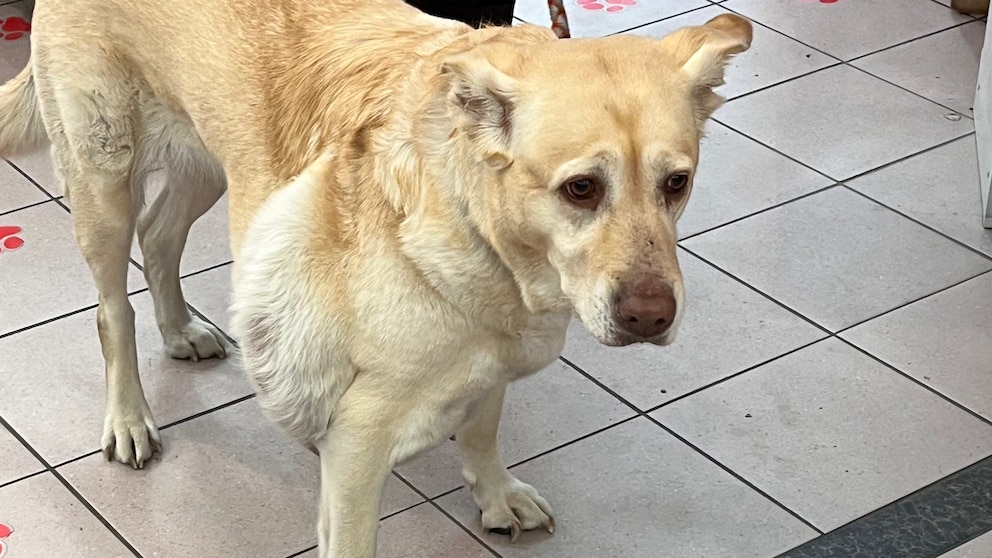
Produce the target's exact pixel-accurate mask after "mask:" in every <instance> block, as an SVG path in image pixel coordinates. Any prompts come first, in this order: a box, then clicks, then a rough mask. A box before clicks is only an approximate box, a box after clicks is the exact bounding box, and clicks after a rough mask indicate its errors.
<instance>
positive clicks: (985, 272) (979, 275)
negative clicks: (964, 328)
mask: <svg viewBox="0 0 992 558" xmlns="http://www.w3.org/2000/svg"><path fill="white" fill-rule="evenodd" d="M989 273H992V269H988V270H985V271H983V272H981V273H979V274H977V275H973V276H971V277H968V278H967V279H962V280H960V281H958V282H957V283H954V284H953V285H948V286H946V287H943V288H942V289H939V290H936V291H934V292H932V293H930V294H927V295H923V296H921V297H919V298H916V299H913V300H911V301H909V302H904V303H902V304H900V305H899V306H896V307H895V308H890V309H888V310H886V311H884V312H882V313H880V314H877V315H875V316H872V317H870V318H867V319H864V320H861V321H860V322H857V323H854V324H851V325H849V326H847V327H845V328H843V329H838V330H837V332H836V333H835V335H837V336H840V335H841V334H842V333H846V332H848V331H850V330H852V329H854V328H856V327H858V326H861V325H864V324H866V323H868V322H870V321H872V320H877V319H878V318H881V317H882V316H887V315H889V314H892V313H893V312H895V311H897V310H902V309H903V308H905V307H907V306H912V305H913V304H916V303H917V302H922V301H924V300H926V299H928V298H930V297H933V296H937V295H939V294H941V293H943V292H945V291H949V290H951V289H953V288H955V287H960V286H961V285H963V284H965V283H967V282H969V281H974V280H975V279H978V278H979V277H981V276H983V275H988V274H989Z"/></svg>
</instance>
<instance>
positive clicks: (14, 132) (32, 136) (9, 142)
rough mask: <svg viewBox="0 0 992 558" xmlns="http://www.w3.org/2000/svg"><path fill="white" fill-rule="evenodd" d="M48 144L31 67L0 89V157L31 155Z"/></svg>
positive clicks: (29, 64) (27, 67)
mask: <svg viewBox="0 0 992 558" xmlns="http://www.w3.org/2000/svg"><path fill="white" fill-rule="evenodd" d="M46 143H48V134H47V133H46V132H45V124H44V122H42V120H41V107H39V106H38V94H37V92H36V91H35V86H34V73H33V72H32V71H31V63H30V62H29V63H28V65H27V66H26V67H25V68H24V69H23V70H21V73H19V74H17V77H15V78H14V79H12V80H10V81H8V82H7V83H5V84H3V85H0V157H10V156H12V155H16V154H18V153H25V152H28V151H34V150H35V149H38V148H39V147H41V146H43V145H45V144H46Z"/></svg>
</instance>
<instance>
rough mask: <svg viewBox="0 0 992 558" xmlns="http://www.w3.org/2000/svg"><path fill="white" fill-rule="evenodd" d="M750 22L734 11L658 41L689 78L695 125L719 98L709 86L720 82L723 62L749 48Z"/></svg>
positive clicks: (713, 107) (721, 80)
mask: <svg viewBox="0 0 992 558" xmlns="http://www.w3.org/2000/svg"><path fill="white" fill-rule="evenodd" d="M751 34H752V29H751V22H750V21H748V20H746V19H744V18H742V17H740V16H736V15H734V14H723V15H719V16H717V17H715V18H713V19H711V20H709V21H707V22H706V23H705V24H703V25H700V26H697V27H686V28H684V29H681V30H679V31H676V32H675V33H672V34H671V35H668V36H667V37H665V38H664V39H662V40H661V46H662V48H664V49H665V50H666V51H668V52H669V53H670V54H671V55H672V56H674V58H675V61H676V63H677V64H678V66H679V67H680V68H681V70H682V72H683V73H684V74H685V75H686V76H687V77H688V78H689V83H690V84H691V87H692V95H693V102H694V104H695V107H696V119H697V120H698V121H699V125H700V126H702V125H703V123H705V122H706V120H707V119H708V118H709V117H710V115H711V114H713V111H714V110H716V109H717V108H718V107H719V106H720V105H721V104H723V100H724V99H723V97H721V96H720V95H717V94H716V93H714V92H713V89H714V88H716V87H719V86H720V85H723V73H724V69H725V68H726V65H727V62H728V61H729V60H730V59H731V58H732V57H733V56H734V55H735V54H740V53H742V52H744V51H746V50H747V49H748V48H750V47H751V36H752V35H751Z"/></svg>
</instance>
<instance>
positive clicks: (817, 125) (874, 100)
mask: <svg viewBox="0 0 992 558" xmlns="http://www.w3.org/2000/svg"><path fill="white" fill-rule="evenodd" d="M801 3H802V2H790V5H792V4H801ZM946 114H948V111H947V109H946V108H944V107H941V106H940V105H936V104H934V103H931V102H930V101H927V100H925V99H921V98H920V97H918V96H916V95H914V94H912V93H909V92H906V91H903V90H902V89H899V88H898V87H896V86H894V85H890V84H888V83H885V82H884V81H882V80H880V79H877V78H875V77H872V76H870V75H868V74H866V73H864V72H862V71H859V70H856V69H854V68H850V67H848V66H837V67H834V68H827V69H826V70H822V71H819V72H816V73H814V74H811V75H808V76H804V77H801V78H799V79H796V80H794V81H790V82H788V83H783V84H781V85H778V86H776V87H773V88H771V89H766V90H764V91H759V92H757V93H754V94H753V95H748V96H746V97H743V98H740V99H736V100H734V101H730V102H729V103H727V104H726V105H724V106H723V107H722V108H720V109H719V111H718V113H717V116H716V119H717V120H719V121H720V122H722V123H724V124H726V125H728V126H730V127H731V128H734V129H735V130H738V131H740V132H741V133H743V134H745V135H747V136H749V137H752V138H754V139H756V140H758V141H760V142H762V143H764V144H766V145H768V146H771V147H773V148H775V149H777V150H779V151H781V152H782V153H785V154H786V155H789V156H792V157H794V158H796V159H798V160H799V161H801V162H803V163H805V164H807V165H809V166H811V167H813V168H815V169H816V170H818V171H820V172H823V173H825V174H826V175H828V176H831V177H833V178H835V179H837V180H844V179H847V178H850V177H852V176H855V175H857V174H860V173H863V172H867V171H869V170H872V169H874V168H877V167H879V166H881V165H883V164H886V163H890V162H892V161H895V160H897V159H900V158H902V157H906V156H909V155H912V154H914V153H918V152H920V151H922V150H924V149H927V148H929V147H933V146H934V145H937V144H939V143H941V142H945V141H949V140H952V139H954V138H957V137H960V136H962V135H964V134H967V133H968V132H971V131H972V130H973V128H974V126H973V122H972V121H971V120H970V119H967V118H962V119H960V120H958V121H953V120H949V119H947V118H946V117H945V115H946Z"/></svg>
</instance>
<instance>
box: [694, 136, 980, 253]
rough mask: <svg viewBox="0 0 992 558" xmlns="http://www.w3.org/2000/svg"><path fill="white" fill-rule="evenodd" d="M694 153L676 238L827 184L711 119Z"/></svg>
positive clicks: (820, 177)
mask: <svg viewBox="0 0 992 558" xmlns="http://www.w3.org/2000/svg"><path fill="white" fill-rule="evenodd" d="M699 157H700V160H699V170H698V173H697V175H696V179H695V181H694V184H693V188H692V197H691V198H690V199H689V205H688V207H686V210H685V213H684V214H683V215H682V218H681V219H679V223H678V229H679V235H680V236H681V237H682V238H685V237H687V236H690V235H693V234H697V233H700V232H702V231H705V230H707V229H711V228H713V227H716V226H719V225H722V224H724V223H728V222H730V221H733V220H735V219H740V218H741V217H745V216H747V215H750V214H752V213H755V212H758V211H761V210H763V209H767V208H769V207H772V206H774V205H776V204H780V203H782V202H785V201H788V200H791V199H793V198H796V197H799V196H801V195H803V194H808V193H810V192H813V191H816V190H819V189H821V188H825V187H827V186H830V185H831V184H832V183H833V181H832V180H830V179H829V178H827V177H825V176H823V175H821V174H818V173H816V172H814V171H812V170H810V169H808V168H806V167H804V166H802V165H800V164H798V163H796V162H795V161H792V160H791V159H789V158H788V157H784V156H782V155H780V154H778V153H775V152H774V151H772V150H771V149H769V148H767V147H765V146H763V145H761V144H760V143H758V142H756V141H753V140H750V139H748V138H746V137H744V136H742V135H740V134H738V133H737V132H734V131H733V130H730V129H728V128H727V127H725V126H722V125H720V124H718V123H716V122H710V123H709V124H708V125H707V133H706V137H705V138H703V144H702V147H701V151H700V156H699ZM976 160H977V159H976ZM772 176H773V177H775V179H774V180H769V177H772Z"/></svg>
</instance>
